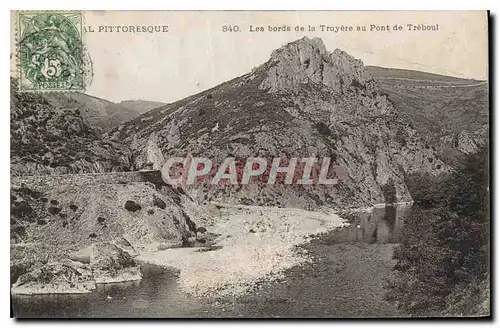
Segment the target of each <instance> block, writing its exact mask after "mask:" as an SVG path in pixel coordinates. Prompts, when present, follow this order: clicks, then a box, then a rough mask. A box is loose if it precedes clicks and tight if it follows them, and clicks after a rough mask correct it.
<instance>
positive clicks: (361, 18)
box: [10, 10, 491, 318]
mask: <svg viewBox="0 0 500 328" xmlns="http://www.w3.org/2000/svg"><path fill="white" fill-rule="evenodd" d="M488 22H489V14H488V12H486V11H433V12H430V11H429V12H427V11H359V12H357V11H77V10H72V11H58V10H51V11H29V10H26V11H12V12H11V31H10V33H11V54H10V57H11V60H10V62H11V72H10V88H11V89H10V97H11V98H10V144H11V153H10V163H11V171H10V176H11V194H10V197H11V207H10V272H11V275H10V277H11V281H10V286H11V288H10V292H11V309H12V315H13V317H15V318H375V317H377V318H393V317H402V318H416V317H489V316H490V310H491V308H490V252H491V249H490V188H489V179H490V168H489V132H490V126H489V81H488V73H489V69H488Z"/></svg>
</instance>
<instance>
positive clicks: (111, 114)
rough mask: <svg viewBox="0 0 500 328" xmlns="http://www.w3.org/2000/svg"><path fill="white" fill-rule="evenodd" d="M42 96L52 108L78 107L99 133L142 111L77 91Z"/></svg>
mask: <svg viewBox="0 0 500 328" xmlns="http://www.w3.org/2000/svg"><path fill="white" fill-rule="evenodd" d="M43 97H44V98H45V99H46V100H47V101H48V103H49V104H51V105H52V106H54V108H57V109H78V111H79V113H80V116H81V117H82V118H83V119H84V120H85V122H86V123H87V124H88V125H89V126H91V127H92V128H93V129H94V130H96V131H97V132H100V133H102V132H105V131H108V130H110V129H112V128H114V127H115V126H118V125H119V124H121V123H123V122H125V121H128V120H130V119H132V118H134V117H136V116H138V115H139V114H141V113H143V112H141V111H136V110H133V109H131V108H129V107H127V106H122V105H121V104H116V103H114V102H111V101H107V100H104V99H101V98H97V97H93V96H89V95H86V94H83V93H78V92H64V93H62V92H53V93H44V94H43Z"/></svg>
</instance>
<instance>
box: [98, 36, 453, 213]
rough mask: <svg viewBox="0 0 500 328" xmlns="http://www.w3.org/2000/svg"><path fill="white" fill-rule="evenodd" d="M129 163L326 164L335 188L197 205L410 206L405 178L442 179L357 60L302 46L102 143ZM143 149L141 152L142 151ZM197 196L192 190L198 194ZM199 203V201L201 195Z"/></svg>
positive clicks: (225, 196)
mask: <svg viewBox="0 0 500 328" xmlns="http://www.w3.org/2000/svg"><path fill="white" fill-rule="evenodd" d="M107 137H109V138H110V139H111V140H116V141H118V140H123V141H124V142H125V143H127V144H128V145H129V146H130V148H131V151H132V152H133V153H134V160H133V161H134V163H133V165H135V167H136V168H141V167H144V166H146V165H151V164H152V165H153V166H155V165H158V163H156V164H155V163H150V162H151V161H152V160H153V159H155V158H156V159H161V158H162V156H185V155H187V154H191V155H195V156H196V155H199V156H205V157H209V158H212V159H214V160H220V159H222V158H224V157H226V156H234V157H241V158H246V157H249V156H263V157H275V156H280V155H286V156H288V157H292V156H293V157H300V156H304V157H306V156H312V155H316V156H318V157H323V156H329V157H332V158H333V159H334V164H336V165H338V167H339V168H340V171H342V177H339V179H340V183H339V184H338V185H337V186H335V187H333V188H326V187H322V186H308V187H305V186H301V187H297V186H287V187H285V186H279V187H274V188H269V187H265V188H259V187H257V186H255V185H249V186H243V187H238V188H234V190H233V189H231V188H223V189H221V188H218V189H217V188H215V189H210V188H208V189H205V190H204V191H203V192H201V194H202V196H201V197H202V198H203V199H219V200H225V201H233V202H241V201H245V202H247V203H251V204H270V203H274V204H277V205H284V206H287V205H290V206H299V207H302V206H305V207H309V206H319V205H326V204H329V205H334V206H362V205H368V204H374V203H381V202H384V201H386V200H387V198H388V195H387V192H386V191H387V190H391V189H392V190H393V192H394V193H395V195H396V198H397V200H410V199H411V197H410V195H409V193H408V190H407V188H406V186H405V184H404V182H403V177H404V175H405V174H406V173H411V172H414V171H426V172H431V173H438V172H442V171H445V170H447V169H448V167H447V166H446V165H444V164H443V163H442V162H441V161H440V160H439V159H437V158H436V152H435V150H434V149H433V148H431V147H430V146H429V145H426V144H425V143H424V142H422V140H421V138H420V135H419V133H418V131H417V130H415V129H414V128H412V127H411V126H410V124H409V123H408V122H407V121H406V120H405V119H404V118H403V117H402V116H401V115H399V113H398V111H397V110H396V108H395V107H394V104H393V102H392V101H391V100H390V99H389V98H388V96H387V95H386V94H385V93H384V92H383V91H382V90H381V89H380V87H379V85H378V83H377V81H376V80H375V79H374V78H373V77H372V76H371V75H370V74H369V72H368V71H367V70H366V69H365V68H364V66H363V63H362V62H361V61H360V60H357V59H355V58H353V57H352V56H350V55H348V54H347V53H345V52H343V51H342V50H339V49H336V50H335V51H333V52H328V51H327V50H326V49H325V46H324V44H323V42H322V41H321V40H320V39H317V38H314V39H308V38H303V39H300V40H297V41H295V42H292V43H289V44H287V45H285V46H283V47H282V48H280V49H277V50H275V51H274V52H273V53H272V54H271V58H270V59H269V60H268V61H267V62H266V63H264V64H262V65H261V66H259V67H257V68H255V69H254V70H253V71H252V72H250V73H248V74H245V75H243V76H240V77H238V78H235V79H233V80H230V81H228V82H226V83H223V84H221V85H219V86H216V87H214V88H212V89H210V90H206V91H205V92H202V93H200V94H197V95H194V96H191V97H188V98H185V99H183V100H180V101H177V102H175V103H172V104H168V105H165V106H162V107H160V108H157V109H154V110H152V111H150V112H147V113H145V114H143V115H141V116H139V117H137V118H135V119H133V120H130V121H128V122H125V123H124V124H122V125H120V126H119V127H117V128H115V129H113V130H112V131H110V132H108V133H107ZM145 145H147V146H146V147H145ZM198 191H199V190H198ZM198 194H200V193H198Z"/></svg>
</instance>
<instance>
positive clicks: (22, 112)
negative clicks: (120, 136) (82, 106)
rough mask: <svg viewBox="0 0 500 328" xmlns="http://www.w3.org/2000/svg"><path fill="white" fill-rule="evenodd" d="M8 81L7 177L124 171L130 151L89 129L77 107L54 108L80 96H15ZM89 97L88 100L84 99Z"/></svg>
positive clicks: (14, 83) (30, 94) (18, 94)
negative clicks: (8, 155) (9, 160)
mask: <svg viewBox="0 0 500 328" xmlns="http://www.w3.org/2000/svg"><path fill="white" fill-rule="evenodd" d="M16 83H17V82H16V81H15V80H13V79H11V91H10V92H11V97H10V121H11V134H10V135H11V144H10V146H11V147H10V148H11V174H12V175H32V174H64V173H89V172H112V171H127V170H129V167H130V156H131V152H130V151H129V149H128V148H127V147H125V146H123V145H121V144H120V143H119V142H111V141H108V140H106V139H104V138H102V136H101V135H100V133H99V131H97V130H95V129H94V128H93V127H91V126H90V125H89V124H88V122H87V121H86V120H85V118H84V117H83V116H82V114H81V111H80V110H79V109H78V108H71V107H65V106H62V107H60V106H59V107H58V106H54V101H55V100H54V99H56V98H57V99H59V101H60V102H62V99H65V101H70V100H71V99H76V98H78V97H82V96H84V95H76V94H75V95H68V94H67V93H65V94H61V95H56V94H34V93H19V92H18V89H17V84H16ZM85 97H87V96H85Z"/></svg>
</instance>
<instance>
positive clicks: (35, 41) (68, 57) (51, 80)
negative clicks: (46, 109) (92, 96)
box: [17, 11, 92, 92]
mask: <svg viewBox="0 0 500 328" xmlns="http://www.w3.org/2000/svg"><path fill="white" fill-rule="evenodd" d="M17 19H18V26H17V28H18V48H17V49H18V58H19V70H20V71H19V88H20V91H28V92H29V91H32V92H43V91H84V90H85V86H86V85H87V84H88V83H89V79H90V78H91V77H92V64H91V61H90V58H89V56H88V54H87V52H86V51H85V47H84V43H83V12H81V11H61V12H59V11H25V12H18V13H17Z"/></svg>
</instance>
